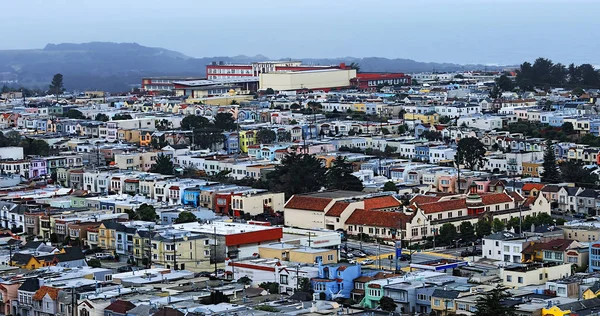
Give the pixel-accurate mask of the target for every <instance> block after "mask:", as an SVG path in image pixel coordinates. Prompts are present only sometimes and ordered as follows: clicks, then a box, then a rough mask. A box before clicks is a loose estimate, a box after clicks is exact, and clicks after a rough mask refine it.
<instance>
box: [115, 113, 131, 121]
mask: <svg viewBox="0 0 600 316" xmlns="http://www.w3.org/2000/svg"><path fill="white" fill-rule="evenodd" d="M132 118H133V117H131V115H129V114H115V115H113V117H112V120H113V121H122V120H131V119H132Z"/></svg>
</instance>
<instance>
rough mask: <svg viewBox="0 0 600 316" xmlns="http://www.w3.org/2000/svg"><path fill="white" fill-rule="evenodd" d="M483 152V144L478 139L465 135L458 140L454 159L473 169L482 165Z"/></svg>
mask: <svg viewBox="0 0 600 316" xmlns="http://www.w3.org/2000/svg"><path fill="white" fill-rule="evenodd" d="M485 152H486V149H485V145H483V143H482V142H481V141H479V139H477V138H475V137H466V138H463V139H461V140H460V141H459V142H458V149H457V152H456V161H457V162H458V163H459V164H464V165H465V168H467V169H471V170H475V167H478V168H481V167H483V164H484V163H485V158H484V155H485Z"/></svg>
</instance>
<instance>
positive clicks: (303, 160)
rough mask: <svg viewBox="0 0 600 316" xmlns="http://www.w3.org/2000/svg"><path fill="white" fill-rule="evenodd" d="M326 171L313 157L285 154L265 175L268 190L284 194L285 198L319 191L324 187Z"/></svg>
mask: <svg viewBox="0 0 600 316" xmlns="http://www.w3.org/2000/svg"><path fill="white" fill-rule="evenodd" d="M325 173H326V169H325V167H323V165H322V164H321V161H320V160H319V159H317V158H316V157H315V156H313V155H308V154H297V153H295V152H294V153H290V154H287V155H286V156H285V157H284V158H283V159H282V160H281V164H279V165H278V166H277V167H275V170H274V171H272V172H270V173H268V174H267V179H268V184H269V188H270V189H271V190H272V191H274V192H284V193H285V196H286V198H290V197H291V196H292V195H294V194H300V193H308V192H314V191H318V190H320V189H321V188H322V187H324V186H325V183H326V181H325V179H326V177H325Z"/></svg>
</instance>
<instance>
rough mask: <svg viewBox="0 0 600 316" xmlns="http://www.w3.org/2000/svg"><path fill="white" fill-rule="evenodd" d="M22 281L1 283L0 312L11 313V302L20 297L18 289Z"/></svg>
mask: <svg viewBox="0 0 600 316" xmlns="http://www.w3.org/2000/svg"><path fill="white" fill-rule="evenodd" d="M19 286H21V284H20V283H8V282H6V283H0V293H1V294H2V296H1V298H0V312H1V313H2V314H4V315H11V314H12V313H11V302H12V301H13V300H17V298H18V297H19V295H18V290H19Z"/></svg>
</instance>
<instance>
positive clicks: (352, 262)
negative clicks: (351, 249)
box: [348, 259, 356, 264]
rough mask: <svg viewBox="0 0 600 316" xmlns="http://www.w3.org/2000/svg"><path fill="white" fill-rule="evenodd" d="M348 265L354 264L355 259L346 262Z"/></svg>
mask: <svg viewBox="0 0 600 316" xmlns="http://www.w3.org/2000/svg"><path fill="white" fill-rule="evenodd" d="M348 263H350V264H356V259H350V260H348Z"/></svg>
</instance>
